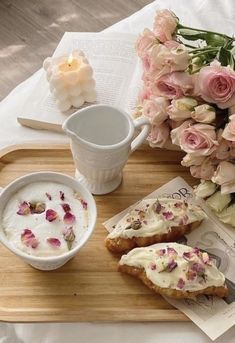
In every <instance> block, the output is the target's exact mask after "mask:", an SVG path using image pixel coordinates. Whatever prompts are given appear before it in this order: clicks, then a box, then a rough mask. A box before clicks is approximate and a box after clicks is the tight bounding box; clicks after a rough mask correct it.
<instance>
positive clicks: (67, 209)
mask: <svg viewBox="0 0 235 343" xmlns="http://www.w3.org/2000/svg"><path fill="white" fill-rule="evenodd" d="M61 206H62V208H63V210H64V212H65V213H67V212H70V211H71V207H70V206H69V204H61Z"/></svg>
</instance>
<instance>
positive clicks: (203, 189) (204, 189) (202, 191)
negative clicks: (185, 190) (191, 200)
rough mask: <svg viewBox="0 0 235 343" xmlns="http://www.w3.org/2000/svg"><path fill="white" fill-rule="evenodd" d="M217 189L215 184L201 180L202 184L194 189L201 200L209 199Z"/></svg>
mask: <svg viewBox="0 0 235 343" xmlns="http://www.w3.org/2000/svg"><path fill="white" fill-rule="evenodd" d="M216 188H217V185H216V184H215V183H214V182H211V181H205V180H201V183H199V185H197V186H196V187H195V188H194V194H195V195H196V197H199V198H207V197H209V196H210V195H212V194H214V193H215V191H216Z"/></svg>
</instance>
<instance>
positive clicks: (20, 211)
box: [16, 201, 30, 216]
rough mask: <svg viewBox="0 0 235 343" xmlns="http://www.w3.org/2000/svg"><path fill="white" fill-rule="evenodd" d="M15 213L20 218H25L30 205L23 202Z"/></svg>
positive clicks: (28, 212)
mask: <svg viewBox="0 0 235 343" xmlns="http://www.w3.org/2000/svg"><path fill="white" fill-rule="evenodd" d="M16 213H17V214H19V215H20V216H27V215H28V214H30V205H29V204H28V203H27V202H26V201H23V202H22V203H21V204H20V205H19V209H18V211H17V212H16Z"/></svg>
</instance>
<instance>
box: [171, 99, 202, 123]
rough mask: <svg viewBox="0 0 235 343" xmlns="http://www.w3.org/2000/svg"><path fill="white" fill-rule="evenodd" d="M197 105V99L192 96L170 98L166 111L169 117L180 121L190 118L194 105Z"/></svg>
mask: <svg viewBox="0 0 235 343" xmlns="http://www.w3.org/2000/svg"><path fill="white" fill-rule="evenodd" d="M195 106H197V101H196V100H195V99H193V98H189V97H183V98H180V99H175V100H172V102H171V105H170V106H169V107H168V109H167V111H168V114H169V117H170V119H172V120H175V121H182V120H185V119H188V118H191V116H192V112H193V110H194V107H195Z"/></svg>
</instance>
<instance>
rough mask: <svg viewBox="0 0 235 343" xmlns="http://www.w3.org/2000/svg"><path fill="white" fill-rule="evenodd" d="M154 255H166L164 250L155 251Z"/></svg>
mask: <svg viewBox="0 0 235 343" xmlns="http://www.w3.org/2000/svg"><path fill="white" fill-rule="evenodd" d="M156 253H157V254H158V255H159V256H163V255H165V253H166V249H160V250H157V251H156Z"/></svg>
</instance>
